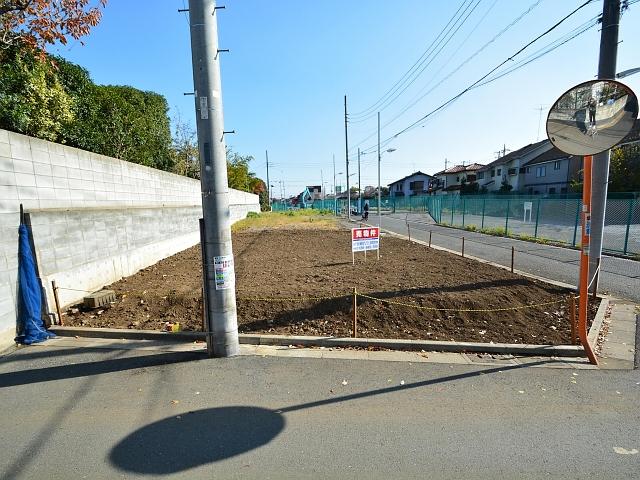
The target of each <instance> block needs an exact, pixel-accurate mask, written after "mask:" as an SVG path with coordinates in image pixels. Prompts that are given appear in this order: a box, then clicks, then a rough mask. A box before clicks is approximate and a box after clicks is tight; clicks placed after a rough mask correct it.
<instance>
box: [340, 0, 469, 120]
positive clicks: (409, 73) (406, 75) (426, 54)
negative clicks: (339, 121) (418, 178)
mask: <svg viewBox="0 0 640 480" xmlns="http://www.w3.org/2000/svg"><path fill="white" fill-rule="evenodd" d="M467 1H469V4H468V5H467V6H466V7H465V10H464V11H463V12H462V13H461V14H460V16H458V14H459V13H460V10H462V8H463V7H464V6H465V4H466V3H467ZM478 1H481V0H478ZM472 3H473V0H463V1H462V3H461V4H460V6H459V7H458V9H457V10H456V12H455V13H454V14H453V16H452V17H451V18H450V19H449V21H448V22H447V24H446V25H445V26H444V28H443V29H442V30H441V31H440V33H438V35H437V36H436V38H434V39H433V41H432V42H431V44H429V46H428V47H427V49H426V50H425V51H424V52H423V53H422V55H420V57H419V58H418V60H416V61H415V62H414V64H413V65H411V67H410V68H409V70H407V71H406V72H405V73H404V75H402V77H401V78H400V79H399V80H398V81H397V82H396V83H394V84H393V85H392V86H391V88H390V89H389V90H387V91H386V92H385V93H384V94H383V95H382V97H380V98H379V99H378V100H377V101H376V102H375V103H373V104H372V105H371V106H369V107H368V108H365V109H364V110H362V111H360V112H356V113H352V114H351V117H353V118H355V117H360V116H365V115H369V114H370V113H371V112H376V110H377V108H378V106H379V105H381V104H382V103H383V102H384V101H385V100H386V99H387V97H388V96H389V95H392V94H393V93H394V92H395V91H396V90H397V89H398V88H401V86H402V85H403V84H404V83H405V82H407V81H408V80H409V79H410V78H411V76H412V75H414V73H415V71H416V70H417V69H418V68H420V66H421V65H422V64H423V63H424V62H425V61H426V60H427V59H428V58H429V56H430V55H431V52H432V48H434V45H436V42H438V40H439V39H440V37H441V36H443V34H444V36H446V35H447V34H448V32H449V31H451V28H453V26H452V27H451V28H449V25H451V22H454V21H455V23H457V22H458V21H459V19H460V18H461V17H462V15H464V13H465V12H466V11H467V10H468V9H469V7H470V6H471V4H472ZM456 17H457V18H456ZM455 23H454V25H455ZM448 28H449V30H448V31H447V29H448ZM443 38H444V37H443ZM441 41H442V39H440V42H441Z"/></svg>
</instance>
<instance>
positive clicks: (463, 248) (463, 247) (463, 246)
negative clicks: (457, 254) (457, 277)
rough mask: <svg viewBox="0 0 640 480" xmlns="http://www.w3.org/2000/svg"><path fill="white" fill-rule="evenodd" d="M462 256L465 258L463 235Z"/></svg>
mask: <svg viewBox="0 0 640 480" xmlns="http://www.w3.org/2000/svg"><path fill="white" fill-rule="evenodd" d="M462 258H464V237H462Z"/></svg>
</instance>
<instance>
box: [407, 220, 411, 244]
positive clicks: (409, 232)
mask: <svg viewBox="0 0 640 480" xmlns="http://www.w3.org/2000/svg"><path fill="white" fill-rule="evenodd" d="M407 234H408V235H409V241H411V227H410V226H409V224H408V223H407Z"/></svg>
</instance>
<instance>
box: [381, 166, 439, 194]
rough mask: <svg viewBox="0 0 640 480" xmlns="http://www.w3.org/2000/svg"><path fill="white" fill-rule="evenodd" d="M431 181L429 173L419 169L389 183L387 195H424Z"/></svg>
mask: <svg viewBox="0 0 640 480" xmlns="http://www.w3.org/2000/svg"><path fill="white" fill-rule="evenodd" d="M432 181H433V177H432V176H431V175H427V174H426V173H422V172H420V171H418V172H414V173H412V174H411V175H407V176H406V177H404V178H401V179H400V180H396V181H395V182H392V183H390V184H389V195H390V196H392V197H409V196H411V195H424V194H427V193H428V191H429V184H430V183H431V182H432Z"/></svg>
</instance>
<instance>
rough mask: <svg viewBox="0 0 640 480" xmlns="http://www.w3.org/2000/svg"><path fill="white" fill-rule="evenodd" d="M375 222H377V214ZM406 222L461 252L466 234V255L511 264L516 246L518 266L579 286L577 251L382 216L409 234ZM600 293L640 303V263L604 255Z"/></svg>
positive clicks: (417, 233) (415, 217) (425, 219)
mask: <svg viewBox="0 0 640 480" xmlns="http://www.w3.org/2000/svg"><path fill="white" fill-rule="evenodd" d="M373 221H374V222H377V217H376V219H373ZM407 221H408V222H409V226H410V229H411V237H412V238H414V239H417V240H421V241H428V239H429V232H432V244H433V245H436V246H440V247H443V248H448V249H451V250H455V251H458V252H459V251H460V249H461V246H462V237H463V236H464V237H465V253H466V254H468V255H471V256H474V257H478V258H482V259H484V260H488V261H491V262H495V263H499V264H501V265H504V266H509V265H510V263H511V246H514V247H515V250H516V254H515V268H516V269H518V270H521V271H523V272H526V273H530V274H532V275H538V276H540V277H544V278H549V279H553V280H556V281H559V282H564V283H568V284H571V285H577V280H578V272H579V263H580V254H579V251H578V250H572V249H568V248H562V247H554V246H550V245H541V244H537V243H532V242H525V241H522V240H514V239H511V238H504V237H494V236H491V235H485V234H482V233H477V232H468V231H465V230H460V229H455V228H447V227H441V226H439V225H436V224H435V223H434V222H433V220H432V219H431V217H430V216H429V215H426V214H408V215H405V214H390V215H383V216H382V228H383V229H387V230H389V231H392V232H395V233H398V234H401V235H407ZM382 248H383V249H384V246H383V247H382ZM600 292H602V293H610V294H612V295H615V296H619V297H621V298H625V299H628V300H633V301H635V302H640V262H638V261H634V260H628V259H624V258H617V257H611V256H607V255H604V256H603V257H602V264H601V274H600Z"/></svg>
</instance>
